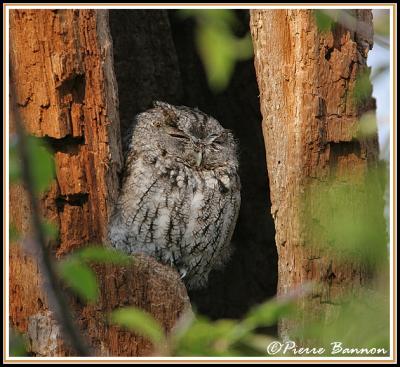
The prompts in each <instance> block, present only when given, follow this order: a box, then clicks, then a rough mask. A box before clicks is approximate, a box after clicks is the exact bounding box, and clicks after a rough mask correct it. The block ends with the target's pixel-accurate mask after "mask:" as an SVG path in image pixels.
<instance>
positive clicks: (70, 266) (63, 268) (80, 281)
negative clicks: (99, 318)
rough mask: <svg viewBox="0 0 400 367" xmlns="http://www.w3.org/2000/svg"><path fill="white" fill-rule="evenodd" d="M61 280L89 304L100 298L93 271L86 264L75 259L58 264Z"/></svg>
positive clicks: (68, 259)
mask: <svg viewBox="0 0 400 367" xmlns="http://www.w3.org/2000/svg"><path fill="white" fill-rule="evenodd" d="M58 270H59V274H60V276H61V278H62V279H63V280H64V281H65V283H67V284H68V285H69V286H70V287H71V288H72V289H73V290H74V291H75V292H76V293H77V294H78V295H79V296H80V297H82V298H83V299H84V300H86V301H88V302H95V301H96V300H97V298H98V296H99V288H98V284H97V280H96V276H95V274H94V272H93V270H92V269H91V268H90V267H89V266H88V265H86V264H85V263H84V262H82V261H79V260H78V259H75V258H67V259H65V260H62V261H60V262H59V264H58Z"/></svg>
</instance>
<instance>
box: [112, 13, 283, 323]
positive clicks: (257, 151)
mask: <svg viewBox="0 0 400 367" xmlns="http://www.w3.org/2000/svg"><path fill="white" fill-rule="evenodd" d="M237 16H238V18H239V19H240V21H241V27H239V29H238V31H237V32H238V33H239V34H245V33H246V32H247V31H248V28H249V26H248V24H249V14H248V11H245V10H240V11H237ZM110 28H111V35H112V38H113V46H114V62H115V64H114V67H115V73H116V77H117V82H118V92H119V101H120V106H119V109H120V118H121V134H122V140H123V142H125V145H124V147H125V148H126V142H127V141H128V140H129V136H130V131H131V127H132V121H133V117H134V116H135V114H137V113H138V112H142V111H144V110H146V109H148V108H150V107H151V106H152V102H153V101H154V100H161V101H166V102H169V103H173V104H181V105H186V106H189V107H198V108H199V109H200V110H202V111H203V112H206V113H208V114H210V115H212V116H214V117H215V118H217V119H218V120H219V121H220V123H221V124H222V125H223V126H224V127H226V128H229V129H231V130H233V132H234V134H235V136H236V137H237V138H238V140H239V144H240V177H241V182H242V192H241V194H242V205H241V209H240V215H239V219H238V223H237V226H236V229H235V233H234V236H233V244H234V246H235V252H234V254H233V256H232V258H231V259H230V261H229V263H228V265H227V266H226V267H225V268H224V269H223V270H221V271H214V272H212V273H211V276H210V282H209V285H208V287H207V288H205V289H202V290H198V291H193V292H190V294H189V295H190V298H191V301H192V304H193V306H194V308H195V309H196V310H197V311H198V312H199V313H201V314H204V315H207V316H208V317H210V318H213V319H217V318H240V317H242V316H243V315H244V313H245V312H246V311H247V310H248V309H249V308H250V307H252V306H254V305H256V304H258V303H260V302H262V301H264V300H266V299H268V298H270V297H272V296H274V295H275V293H276V285H277V252H276V247H275V240H274V238H275V229H274V223H273V219H272V216H271V203H270V198H269V186H268V176H267V167H266V162H265V149H264V141H263V136H262V130H261V121H262V117H261V114H260V106H259V99H258V94H259V92H258V87H257V82H256V76H255V70H254V65H253V60H248V61H246V62H240V63H238V64H236V67H235V71H234V74H233V77H232V78H231V81H230V84H229V86H228V87H227V88H226V90H225V91H224V92H222V93H220V94H213V92H212V91H211V90H210V89H209V87H208V84H207V80H206V75H205V72H204V69H203V66H202V63H201V60H200V58H199V56H198V54H197V51H196V43H195V37H194V32H195V23H194V21H193V20H191V19H186V20H182V19H181V18H180V17H179V16H178V15H177V13H176V11H166V10H110Z"/></svg>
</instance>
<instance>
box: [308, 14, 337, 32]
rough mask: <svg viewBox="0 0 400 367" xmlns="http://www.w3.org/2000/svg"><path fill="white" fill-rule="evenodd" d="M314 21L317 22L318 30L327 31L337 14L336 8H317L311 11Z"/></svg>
mask: <svg viewBox="0 0 400 367" xmlns="http://www.w3.org/2000/svg"><path fill="white" fill-rule="evenodd" d="M313 14H314V18H315V21H316V23H317V28H318V31H320V32H321V33H325V32H329V31H330V30H331V29H332V26H333V25H334V24H335V19H336V16H337V11H336V10H321V9H317V10H314V12H313Z"/></svg>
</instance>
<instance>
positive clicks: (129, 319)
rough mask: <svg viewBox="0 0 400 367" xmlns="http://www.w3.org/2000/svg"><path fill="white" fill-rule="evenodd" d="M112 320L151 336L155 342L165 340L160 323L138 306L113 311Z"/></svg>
mask: <svg viewBox="0 0 400 367" xmlns="http://www.w3.org/2000/svg"><path fill="white" fill-rule="evenodd" d="M110 321H111V322H112V323H114V324H117V325H120V326H123V327H126V328H128V329H129V330H131V331H133V332H135V333H137V334H140V335H142V336H145V337H147V338H149V339H150V340H151V341H152V342H153V343H154V344H158V343H161V342H163V341H164V340H165V335H164V332H163V330H162V328H161V326H160V324H159V323H158V322H157V321H156V320H155V319H154V318H153V317H152V316H151V315H150V314H148V313H147V312H145V311H143V310H140V309H138V308H136V307H125V308H119V309H117V310H115V311H113V312H112V313H111V314H110Z"/></svg>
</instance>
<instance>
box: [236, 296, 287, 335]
mask: <svg viewBox="0 0 400 367" xmlns="http://www.w3.org/2000/svg"><path fill="white" fill-rule="evenodd" d="M292 307H293V305H292V303H291V302H289V301H278V300H276V299H274V300H270V301H267V302H264V303H262V304H261V305H259V306H256V307H255V308H253V309H252V310H250V311H249V313H248V314H247V316H246V317H245V318H244V320H243V325H246V326H248V327H249V328H256V327H263V326H272V325H274V324H276V323H277V321H278V320H279V319H280V318H281V317H282V316H285V315H287V314H289V313H290V311H292Z"/></svg>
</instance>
